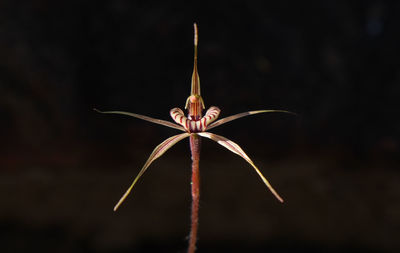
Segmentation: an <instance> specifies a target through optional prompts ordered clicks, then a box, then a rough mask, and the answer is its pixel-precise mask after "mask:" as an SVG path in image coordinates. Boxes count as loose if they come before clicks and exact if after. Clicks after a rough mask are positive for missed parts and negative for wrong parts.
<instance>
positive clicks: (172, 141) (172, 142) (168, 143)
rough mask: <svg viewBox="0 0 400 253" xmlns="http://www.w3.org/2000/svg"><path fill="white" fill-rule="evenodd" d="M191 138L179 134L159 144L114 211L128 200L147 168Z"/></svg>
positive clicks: (184, 134) (186, 134) (185, 134)
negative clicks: (169, 150) (174, 147)
mask: <svg viewBox="0 0 400 253" xmlns="http://www.w3.org/2000/svg"><path fill="white" fill-rule="evenodd" d="M188 136H190V134H189V133H183V134H178V135H174V136H172V137H169V138H168V139H166V140H165V141H163V142H162V143H161V144H159V145H158V146H157V147H156V148H155V149H154V150H153V152H152V153H151V155H150V156H149V158H148V159H147V161H146V163H145V164H144V166H143V168H142V169H141V170H140V171H139V174H138V175H137V176H136V178H135V180H133V183H132V184H131V186H130V187H129V188H128V190H127V191H126V192H125V194H124V195H123V196H122V198H121V199H120V200H119V201H118V203H117V204H116V205H115V207H114V211H116V210H117V209H118V208H119V206H120V205H121V204H122V202H124V200H125V199H126V197H127V196H128V195H129V193H130V192H131V190H132V188H133V186H134V185H135V184H136V182H137V181H138V180H139V178H140V177H141V176H142V175H143V173H144V172H145V171H146V170H147V168H148V167H149V166H150V164H151V163H152V162H153V161H154V160H156V159H157V158H159V157H160V156H162V155H163V154H164V153H165V152H166V151H167V150H168V149H169V148H171V147H172V146H174V145H175V144H176V143H178V142H179V141H181V140H182V139H184V138H186V137H188Z"/></svg>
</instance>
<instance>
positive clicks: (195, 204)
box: [94, 23, 294, 253]
mask: <svg viewBox="0 0 400 253" xmlns="http://www.w3.org/2000/svg"><path fill="white" fill-rule="evenodd" d="M197 45H198V32H197V25H196V23H194V67H193V74H192V81H191V93H190V96H189V97H188V98H187V100H186V105H185V109H187V110H188V115H187V117H186V116H185V114H184V112H183V111H182V110H181V109H180V108H173V109H172V110H171V111H170V115H171V117H172V119H173V120H174V121H175V123H172V122H169V121H165V120H161V119H155V118H151V117H148V116H144V115H140V114H136V113H130V112H124V111H100V110H97V109H94V110H95V111H97V112H100V113H107V114H122V115H127V116H131V117H134V118H139V119H142V120H145V121H149V122H152V123H155V124H159V125H163V126H167V127H170V128H174V129H177V130H180V131H182V132H183V133H181V134H178V135H174V136H172V137H169V138H168V139H166V140H164V141H163V142H162V143H161V144H159V145H158V146H157V147H156V148H155V149H154V150H153V152H152V153H151V155H150V156H149V158H148V159H147V161H146V163H145V164H144V166H143V167H142V169H141V170H140V171H139V173H138V175H137V176H136V177H135V179H134V180H133V182H132V184H131V185H130V186H129V188H128V189H127V191H126V192H125V194H124V195H123V196H122V197H121V199H120V200H119V201H118V203H117V204H116V205H115V207H114V211H116V210H117V209H118V208H119V207H120V206H121V204H122V203H123V202H124V200H125V199H126V198H127V196H128V195H129V193H130V192H131V191H132V189H133V187H134V186H135V185H136V183H137V181H138V180H139V179H140V177H141V176H142V175H143V174H144V173H145V172H146V170H147V168H148V167H149V166H150V165H151V163H153V162H154V161H155V160H156V159H157V158H159V157H161V156H162V155H163V154H164V153H165V152H166V151H167V150H168V149H170V148H171V147H172V146H174V145H175V144H176V143H178V142H179V141H181V140H183V139H185V138H187V137H189V140H190V149H191V154H192V182H191V186H192V199H193V201H192V226H191V232H190V242H189V249H188V252H189V253H192V252H194V251H195V244H196V238H197V226H198V208H199V196H200V195H199V160H200V144H201V142H200V137H204V138H208V139H211V140H213V141H215V142H217V143H218V144H220V145H222V146H223V147H225V148H226V149H228V150H229V151H231V152H233V153H235V154H237V155H239V156H240V157H242V158H243V159H244V160H246V161H247V162H248V163H249V164H250V165H251V166H252V167H253V169H254V170H255V171H256V172H257V174H258V176H259V177H260V178H261V180H262V181H263V182H264V184H265V185H266V186H267V187H268V189H269V190H270V191H271V193H272V194H273V195H274V196H275V197H276V198H277V199H278V200H279V201H280V202H283V199H282V198H281V197H280V196H279V194H278V193H277V192H276V191H275V189H274V188H273V187H272V186H271V184H270V183H269V182H268V180H267V179H266V178H265V177H264V176H263V174H262V173H261V171H260V170H259V169H258V168H257V166H256V165H255V164H254V162H253V161H252V160H251V159H250V158H249V156H248V155H247V154H246V153H245V152H244V151H243V149H242V148H241V147H240V146H239V145H238V144H236V143H235V142H233V141H231V140H229V139H227V138H225V137H223V136H220V135H216V134H213V133H210V132H208V130H210V129H212V128H214V127H218V126H221V125H223V124H225V123H228V122H230V121H233V120H236V119H239V118H242V117H245V116H249V115H254V114H259V113H267V112H283V113H290V114H294V113H292V112H289V111H284V110H257V111H248V112H243V113H239V114H235V115H232V116H229V117H226V118H223V119H220V120H217V118H218V116H219V114H220V109H219V108H218V107H216V106H211V107H210V108H209V109H208V110H207V111H206V113H205V115H204V116H202V111H203V109H205V106H204V101H203V98H202V97H201V95H200V79H199V74H198V71H197Z"/></svg>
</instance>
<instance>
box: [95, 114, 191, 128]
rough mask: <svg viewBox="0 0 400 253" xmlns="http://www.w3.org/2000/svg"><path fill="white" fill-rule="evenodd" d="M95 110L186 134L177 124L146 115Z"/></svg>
mask: <svg viewBox="0 0 400 253" xmlns="http://www.w3.org/2000/svg"><path fill="white" fill-rule="evenodd" d="M93 110H95V111H96V112H99V113H108V114H122V115H127V116H131V117H134V118H138V119H142V120H146V121H149V122H152V123H155V124H159V125H163V126H167V127H170V128H175V129H178V130H181V131H184V132H185V129H184V128H183V127H181V126H179V125H177V124H174V123H172V122H169V121H166V120H162V119H155V118H151V117H148V116H144V115H140V114H136V113H131V112H123V111H100V110H97V109H96V108H94V109H93Z"/></svg>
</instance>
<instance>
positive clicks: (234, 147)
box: [197, 132, 283, 202]
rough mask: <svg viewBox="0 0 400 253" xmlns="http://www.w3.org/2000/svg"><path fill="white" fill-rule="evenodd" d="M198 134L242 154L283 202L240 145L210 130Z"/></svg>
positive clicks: (281, 200) (280, 199)
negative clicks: (209, 131)
mask: <svg viewBox="0 0 400 253" xmlns="http://www.w3.org/2000/svg"><path fill="white" fill-rule="evenodd" d="M197 134H198V135H200V136H203V137H206V138H209V139H211V140H213V141H215V142H217V143H218V144H220V145H222V146H224V147H225V148H227V149H228V150H230V151H232V152H233V153H235V154H237V155H239V156H241V157H242V158H243V159H244V160H246V161H247V162H248V163H250V165H251V166H253V168H254V169H255V171H256V172H257V174H258V175H259V176H260V177H261V179H262V181H263V182H264V183H265V185H266V186H267V187H268V189H269V190H270V191H271V192H272V194H274V195H275V197H276V198H277V199H278V200H279V201H280V202H283V199H282V198H281V197H280V196H279V194H278V193H277V192H276V191H275V190H274V188H273V187H272V186H271V184H270V183H269V182H268V180H267V179H266V178H265V177H264V176H263V174H262V173H261V171H260V170H259V169H258V168H257V167H256V165H255V164H254V163H253V161H252V160H251V159H250V158H249V157H248V156H247V155H246V153H245V152H244V151H243V150H242V149H241V148H240V147H239V145H238V144H236V143H235V142H233V141H231V140H229V139H227V138H225V137H223V136H220V135H216V134H212V133H208V132H202V133H197Z"/></svg>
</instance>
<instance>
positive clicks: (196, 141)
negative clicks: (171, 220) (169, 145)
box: [188, 134, 201, 253]
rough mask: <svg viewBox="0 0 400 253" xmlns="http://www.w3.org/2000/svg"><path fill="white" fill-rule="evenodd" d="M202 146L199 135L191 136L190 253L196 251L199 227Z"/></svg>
mask: <svg viewBox="0 0 400 253" xmlns="http://www.w3.org/2000/svg"><path fill="white" fill-rule="evenodd" d="M200 144H201V139H200V136H198V135H197V134H192V135H190V151H191V152H192V183H191V184H192V217H191V220H192V225H191V228H190V236H189V249H188V253H194V252H195V250H196V240H197V227H198V224H199V199H200V171H199V162H200Z"/></svg>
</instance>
